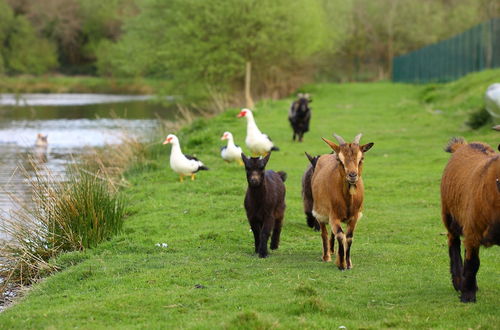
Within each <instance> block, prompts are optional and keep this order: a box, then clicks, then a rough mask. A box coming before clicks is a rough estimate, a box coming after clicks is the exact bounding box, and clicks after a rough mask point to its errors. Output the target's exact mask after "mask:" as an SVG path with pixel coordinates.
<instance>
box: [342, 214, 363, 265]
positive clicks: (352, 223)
mask: <svg viewBox="0 0 500 330" xmlns="http://www.w3.org/2000/svg"><path fill="white" fill-rule="evenodd" d="M359 218H360V216H359V215H358V217H357V218H354V219H352V220H351V221H349V223H348V224H347V233H346V241H347V251H346V253H345V258H346V262H347V269H351V268H352V262H351V245H352V239H353V236H354V229H355V228H356V224H357V223H358V219H359Z"/></svg>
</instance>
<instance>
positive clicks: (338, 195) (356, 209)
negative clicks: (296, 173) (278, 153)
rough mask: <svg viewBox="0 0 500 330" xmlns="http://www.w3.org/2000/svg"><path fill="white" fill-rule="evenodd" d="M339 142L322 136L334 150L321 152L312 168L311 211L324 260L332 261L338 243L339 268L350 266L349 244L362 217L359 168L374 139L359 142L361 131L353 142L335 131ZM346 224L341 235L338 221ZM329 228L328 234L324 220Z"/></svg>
mask: <svg viewBox="0 0 500 330" xmlns="http://www.w3.org/2000/svg"><path fill="white" fill-rule="evenodd" d="M334 136H335V138H336V139H337V141H338V142H339V145H336V144H335V143H333V142H331V141H329V140H327V139H323V140H324V141H325V142H326V143H327V144H328V145H329V146H330V147H331V148H332V149H333V151H335V154H329V155H322V156H321V157H320V158H319V159H318V161H317V163H316V167H315V169H314V174H313V177H312V181H311V186H312V194H313V200H314V202H313V203H314V205H313V215H314V217H315V218H316V220H317V221H318V223H319V225H320V229H321V238H322V241H323V261H331V253H333V252H334V245H335V239H337V242H338V243H339V247H338V251H337V256H336V258H335V264H336V265H337V267H338V268H339V269H342V270H343V269H346V268H347V269H351V268H352V262H351V244H352V239H353V235H354V229H355V228H356V223H357V222H358V220H359V219H360V218H361V216H362V213H361V210H362V206H363V195H364V186H363V179H362V178H361V172H362V169H363V156H364V153H365V152H367V151H368V150H370V148H371V147H372V146H373V143H368V144H365V145H361V146H360V145H359V140H360V139H361V134H358V135H357V136H356V137H355V138H354V141H353V142H352V143H346V142H345V141H344V139H342V137H340V136H338V135H336V134H334ZM342 222H344V223H346V224H347V233H346V234H345V235H344V232H343V231H342V227H341V223H342ZM328 223H329V224H330V226H331V229H332V234H331V239H329V238H328V230H327V228H326V224H328Z"/></svg>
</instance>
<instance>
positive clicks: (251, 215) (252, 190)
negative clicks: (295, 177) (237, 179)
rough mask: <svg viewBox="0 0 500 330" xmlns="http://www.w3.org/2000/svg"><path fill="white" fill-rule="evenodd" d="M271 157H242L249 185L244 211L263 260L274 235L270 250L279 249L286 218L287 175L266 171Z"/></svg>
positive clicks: (257, 251)
mask: <svg viewBox="0 0 500 330" xmlns="http://www.w3.org/2000/svg"><path fill="white" fill-rule="evenodd" d="M270 156H271V154H268V155H267V156H266V157H264V158H257V157H255V158H254V157H252V158H247V157H246V156H245V154H243V153H242V154H241V158H242V159H243V163H245V170H246V172H247V182H248V189H247V193H246V196H245V210H246V213H247V218H248V222H249V223H250V227H251V228H252V232H253V236H254V240H255V253H258V254H259V257H260V258H266V257H267V254H268V252H267V241H268V239H269V235H270V234H271V231H272V237H271V250H276V249H277V248H278V245H279V242H280V234H281V226H282V225H283V217H284V216H285V184H284V182H285V180H286V173H285V172H281V171H280V172H278V173H276V172H274V171H271V170H268V171H266V170H265V167H266V164H267V162H268V161H269V157H270Z"/></svg>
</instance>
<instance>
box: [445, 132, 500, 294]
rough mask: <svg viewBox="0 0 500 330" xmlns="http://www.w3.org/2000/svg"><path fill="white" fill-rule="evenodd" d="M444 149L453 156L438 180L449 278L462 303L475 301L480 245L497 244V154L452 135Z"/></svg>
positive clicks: (499, 194) (499, 169)
mask: <svg viewBox="0 0 500 330" xmlns="http://www.w3.org/2000/svg"><path fill="white" fill-rule="evenodd" d="M446 151H447V152H450V153H452V156H451V158H450V160H449V161H448V165H446V168H445V170H444V173H443V178H442V181H441V208H442V210H441V212H442V214H441V215H442V219H443V223H444V225H445V226H446V228H447V229H448V252H449V255H450V272H451V279H452V282H453V287H454V288H455V290H457V291H460V293H461V295H460V300H461V301H462V302H475V301H476V291H477V282H476V274H477V271H478V270H479V247H480V246H481V245H484V246H486V247H489V246H492V245H495V244H496V245H500V189H499V187H498V181H499V178H500V154H498V153H495V151H494V150H493V149H492V148H491V147H490V146H488V145H486V144H484V143H480V142H477V143H469V144H468V143H466V142H465V141H464V139H461V138H453V139H452V140H451V141H450V143H449V144H448V147H447V148H446ZM460 236H464V241H463V243H464V246H465V262H462V256H461V251H460V250H461V249H460Z"/></svg>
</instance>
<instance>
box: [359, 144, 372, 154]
mask: <svg viewBox="0 0 500 330" xmlns="http://www.w3.org/2000/svg"><path fill="white" fill-rule="evenodd" d="M374 144H375V143H373V142H370V143H367V144H364V145H362V146H361V147H359V148H360V149H361V151H362V152H367V151H368V150H370V149H371V148H372V147H373V145H374Z"/></svg>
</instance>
